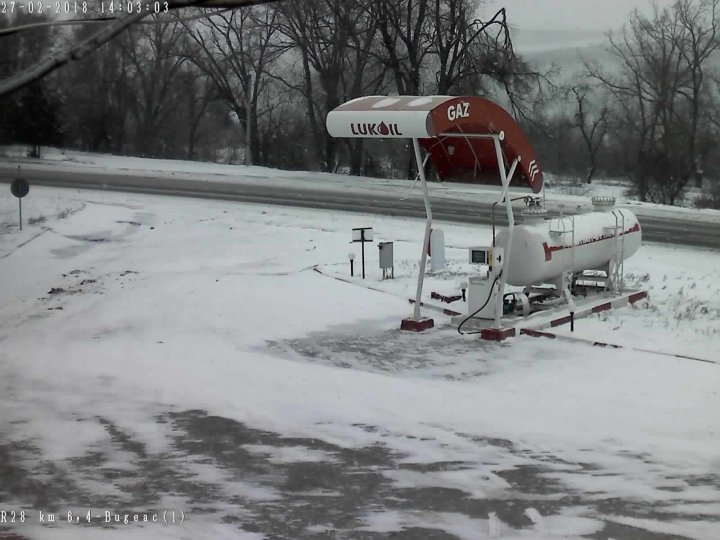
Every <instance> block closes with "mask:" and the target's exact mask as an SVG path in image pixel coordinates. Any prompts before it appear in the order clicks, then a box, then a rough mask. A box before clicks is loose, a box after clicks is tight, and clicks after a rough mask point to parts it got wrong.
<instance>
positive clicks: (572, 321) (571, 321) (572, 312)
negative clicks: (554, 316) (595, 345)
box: [570, 311, 575, 332]
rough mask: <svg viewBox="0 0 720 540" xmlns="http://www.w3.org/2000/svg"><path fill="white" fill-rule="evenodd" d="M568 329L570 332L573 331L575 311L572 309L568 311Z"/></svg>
mask: <svg viewBox="0 0 720 540" xmlns="http://www.w3.org/2000/svg"><path fill="white" fill-rule="evenodd" d="M570 331H571V332H574V331H575V312H574V311H571V312H570Z"/></svg>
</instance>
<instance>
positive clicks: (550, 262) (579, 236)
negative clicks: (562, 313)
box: [495, 210, 642, 287]
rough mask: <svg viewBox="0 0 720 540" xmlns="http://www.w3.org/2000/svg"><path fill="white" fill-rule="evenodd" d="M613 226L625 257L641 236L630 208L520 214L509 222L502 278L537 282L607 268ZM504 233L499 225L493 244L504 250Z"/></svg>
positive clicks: (515, 282)
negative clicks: (510, 238)
mask: <svg viewBox="0 0 720 540" xmlns="http://www.w3.org/2000/svg"><path fill="white" fill-rule="evenodd" d="M616 227H617V234H618V235H619V237H618V239H617V249H618V255H620V249H622V257H623V259H627V258H628V257H630V256H631V255H633V254H634V253H635V252H636V251H637V250H638V248H639V247H640V242H641V240H642V231H641V230H640V223H639V222H638V220H637V217H635V214H633V213H632V212H631V211H629V210H612V211H610V212H590V213H587V214H581V215H576V216H567V217H562V218H554V219H545V218H544V214H543V213H538V214H537V215H532V214H529V215H525V221H524V222H523V223H521V224H519V225H516V226H515V228H514V234H513V242H512V247H511V253H510V257H509V260H510V266H509V268H508V266H505V272H507V284H508V285H513V286H518V287H525V286H530V285H540V284H542V283H554V282H556V281H557V280H558V279H559V278H560V277H561V276H562V274H563V272H566V271H571V272H581V271H583V270H607V268H608V264H609V262H610V260H611V259H613V258H615V253H616V251H615V250H616V240H615V238H614V237H615V231H616ZM573 230H574V233H573ZM507 236H508V231H507V229H502V230H500V231H499V232H498V234H497V235H496V237H495V243H496V245H497V246H503V247H505V248H506V252H507ZM573 241H574V243H575V249H574V250H573V249H572V247H573ZM573 251H574V253H573Z"/></svg>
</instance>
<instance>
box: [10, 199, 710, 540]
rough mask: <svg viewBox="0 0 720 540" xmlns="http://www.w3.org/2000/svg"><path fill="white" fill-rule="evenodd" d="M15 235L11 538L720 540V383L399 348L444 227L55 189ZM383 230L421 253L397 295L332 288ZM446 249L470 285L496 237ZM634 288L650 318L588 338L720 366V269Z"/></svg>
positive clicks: (424, 345)
mask: <svg viewBox="0 0 720 540" xmlns="http://www.w3.org/2000/svg"><path fill="white" fill-rule="evenodd" d="M16 210H17V206H16V201H15V200H14V199H11V198H10V197H9V196H7V197H3V198H2V200H0V283H2V287H0V306H1V308H0V374H1V376H0V392H1V394H0V396H1V397H0V403H1V404H2V415H0V511H2V510H5V511H8V512H9V511H13V510H15V511H17V512H19V511H21V510H24V511H25V512H26V513H27V520H26V522H25V523H23V524H20V523H15V524H3V523H0V537H2V536H3V532H4V531H5V530H6V529H8V530H11V531H12V532H13V533H15V534H17V535H20V537H21V538H68V539H69V538H73V539H74V538H93V539H94V538H120V537H122V538H125V537H128V538H187V539H197V538H242V539H252V540H255V539H261V538H268V539H274V538H289V539H296V538H352V539H356V538H357V539H369V538H388V537H390V535H391V533H394V534H395V536H392V537H393V538H408V539H409V538H413V539H425V538H461V539H484V538H513V539H515V538H527V539H559V538H585V537H587V538H598V539H599V538H602V539H608V538H614V539H616V540H617V539H621V538H632V539H634V538H697V539H707V540H715V539H717V538H718V537H720V472H719V471H720V365H718V364H717V363H711V362H700V361H693V360H688V359H683V358H676V357H671V356H666V355H658V354H652V353H647V352H638V351H635V350H632V349H613V350H609V349H602V348H594V347H591V346H589V345H586V344H584V343H573V342H566V341H558V340H545V339H534V338H529V337H524V336H523V337H520V338H517V339H514V340H511V341H508V342H505V343H502V344H494V343H486V342H481V341H479V340H477V339H474V338H472V337H470V336H464V337H463V336H459V335H458V334H457V332H456V331H455V329H454V328H453V327H451V326H449V324H447V323H448V320H447V319H446V318H444V317H442V316H438V315H437V314H435V313H432V315H433V316H434V317H435V320H436V325H437V326H438V327H437V328H436V329H434V330H433V331H431V332H428V333H425V334H421V335H410V334H405V333H401V332H400V331H399V329H398V328H399V323H400V320H401V319H402V318H403V317H405V316H407V315H409V314H410V312H411V306H410V305H409V303H408V302H407V296H411V295H408V294H406V289H409V290H410V291H412V290H413V289H412V287H413V286H412V277H413V276H414V273H415V271H416V270H417V258H418V256H419V245H420V243H421V238H422V233H423V227H422V222H421V221H418V220H412V219H396V218H393V219H390V218H382V217H378V216H362V215H356V214H351V213H332V212H323V211H316V210H302V209H285V208H280V207H263V206H256V205H247V204H232V203H226V202H214V201H199V200H185V199H178V198H169V197H168V198H162V197H153V196H142V195H127V194H116V193H103V192H89V191H86V192H77V191H71V190H57V189H50V188H40V187H34V188H33V189H32V191H31V193H30V195H29V196H28V198H27V199H25V203H24V215H25V216H26V218H28V219H29V221H30V223H29V224H26V227H25V228H24V229H23V231H22V232H20V231H18V230H17V227H16V218H17V216H16ZM359 226H372V227H374V228H375V240H376V242H377V241H382V240H392V241H394V242H395V250H396V261H397V267H398V276H397V277H398V280H397V281H396V282H395V283H393V284H392V287H394V290H393V291H392V292H394V293H396V294H385V293H382V292H376V291H371V290H368V289H366V288H363V287H360V286H355V285H353V284H347V283H342V282H340V281H337V280H334V279H331V278H329V277H326V276H323V275H320V274H318V273H317V272H314V271H313V270H312V268H313V266H315V265H321V266H322V267H323V268H326V269H327V268H329V269H333V271H334V272H335V273H338V274H341V273H343V272H344V271H346V270H347V266H348V262H347V254H348V252H349V251H356V252H357V246H356V245H355V246H351V245H350V244H349V240H350V229H351V228H352V227H359ZM443 228H444V230H445V234H446V242H447V244H448V245H449V246H451V249H449V257H450V263H449V266H448V271H447V276H445V277H447V279H448V280H449V281H450V282H452V281H458V280H460V275H461V270H462V268H463V266H462V263H461V261H463V260H464V259H465V257H466V252H465V251H464V249H463V248H465V247H467V246H470V245H477V244H485V243H488V242H489V241H490V231H489V230H488V229H485V228H481V227H469V226H462V225H450V224H447V225H444V226H443ZM367 253H368V268H370V269H371V271H370V273H369V276H368V282H370V283H372V284H376V285H377V284H378V277H377V273H378V271H377V270H376V266H377V248H376V247H375V246H374V245H370V246H368V251H367ZM343 269H345V270H343ZM625 271H626V276H627V277H628V279H629V280H630V282H631V283H630V284H631V285H635V286H640V287H646V288H647V289H648V290H649V291H650V301H649V302H647V303H643V304H640V305H638V307H637V308H633V309H630V308H629V309H626V310H622V311H617V312H612V313H610V314H603V315H602V316H601V317H597V318H595V319H584V320H582V321H580V322H579V323H578V326H577V332H576V333H578V334H580V335H581V336H585V337H591V338H593V337H594V338H602V339H603V341H609V342H614V343H621V344H629V345H633V346H637V347H640V348H646V349H652V350H658V351H665V352H672V353H677V354H684V355H689V356H695V357H699V358H704V359H707V360H711V361H716V362H718V361H720V356H719V355H718V353H717V351H718V350H720V323H719V322H718V321H719V320H720V254H719V253H718V252H717V251H712V250H691V249H683V248H680V247H666V246H661V245H651V244H648V245H645V246H643V247H642V248H641V250H640V251H639V252H638V254H637V255H635V257H633V258H632V259H630V260H629V261H628V262H627V263H626V267H625ZM380 285H383V284H380ZM89 510H91V511H92V514H93V515H97V516H99V518H95V519H93V520H92V522H91V523H87V522H85V515H86V513H87V512H88V511H89ZM165 510H170V511H175V513H176V515H179V513H180V511H182V512H183V515H184V523H182V524H177V523H176V524H170V525H167V524H164V523H152V518H153V517H157V516H160V518H159V521H162V519H163V517H162V516H163V515H165V517H167V514H164V511H165ZM40 511H42V512H51V513H56V515H57V518H58V521H59V522H56V523H55V524H51V523H47V522H43V523H41V522H40V521H39V512H40ZM68 511H71V512H72V513H73V516H80V520H79V521H78V522H74V523H72V524H68V523H67V522H66V521H67V513H68ZM105 512H109V515H110V518H111V519H110V521H111V522H110V523H105V516H106V514H105ZM126 514H127V515H129V521H130V523H128V524H124V523H122V518H123V516H124V515H126ZM116 515H117V516H118V517H119V519H120V520H121V522H120V523H116V522H115V521H114V519H115V516H116ZM134 515H138V516H139V519H140V521H142V520H143V518H145V517H147V518H148V519H149V521H150V523H147V524H143V523H132V520H133V516H134Z"/></svg>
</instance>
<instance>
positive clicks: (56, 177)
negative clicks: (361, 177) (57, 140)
mask: <svg viewBox="0 0 720 540" xmlns="http://www.w3.org/2000/svg"><path fill="white" fill-rule="evenodd" d="M304 174H307V173H304ZM286 175H288V176H289V177H291V176H292V173H286ZM22 176H23V177H24V178H26V179H27V180H28V181H29V182H30V183H31V184H35V185H44V186H53V187H66V188H77V189H103V190H110V191H123V192H134V193H148V194H163V195H176V196H183V197H194V198H203V199H218V200H228V201H239V202H251V203H257V204H272V205H281V206H291V207H301V208H318V209H325V210H343V211H352V212H362V213H367V214H379V215H385V216H403V217H423V216H424V215H425V207H424V204H423V202H422V199H420V198H419V197H418V196H417V193H416V194H415V195H414V196H410V197H405V195H406V192H402V191H400V190H397V191H392V190H388V189H387V188H386V189H385V190H384V191H376V190H374V189H373V187H365V188H363V183H362V182H359V181H358V182H357V183H356V184H355V185H354V186H352V187H351V188H348V186H347V185H341V184H336V185H334V186H333V185H330V186H327V185H326V186H323V188H322V189H317V188H315V189H313V188H310V187H308V186H307V185H303V182H302V181H301V180H300V179H299V180H298V182H297V183H296V186H295V187H294V186H293V185H292V184H289V185H288V184H287V183H283V184H282V185H277V184H276V183H274V182H272V180H273V179H272V178H262V177H257V178H255V177H252V176H250V177H247V178H244V179H241V181H239V182H230V181H228V180H226V179H225V180H223V179H220V180H208V179H207V178H203V175H202V174H201V175H199V176H200V178H201V179H198V180H193V179H191V178H172V177H168V175H167V174H163V175H160V174H155V175H153V174H152V173H147V172H146V173H144V174H142V173H139V174H137V173H136V174H127V173H111V172H99V171H97V170H92V169H85V168H82V167H80V168H71V169H67V168H65V169H63V168H54V167H34V168H28V167H26V168H25V169H24V170H23V173H22ZM14 177H15V166H13V165H12V164H3V163H0V182H7V183H9V182H11V181H12V179H13V178H14ZM473 199H474V198H473V197H472V196H469V195H467V194H462V193H460V194H444V196H441V197H434V198H433V214H434V216H435V218H436V219H438V220H441V221H449V222H455V223H469V224H483V225H488V224H491V217H490V206H491V205H490V204H489V203H487V202H484V201H477V200H473ZM633 210H636V209H635V208H633ZM636 211H637V210H636ZM550 214H551V215H558V212H557V211H554V212H553V211H551V212H550ZM640 217H641V222H642V226H643V237H644V238H645V239H646V240H648V241H652V242H661V243H671V244H683V245H690V246H698V247H710V248H718V249H720V222H702V221H700V220H698V221H693V220H688V219H677V218H675V219H673V217H672V216H669V215H665V216H662V217H657V216H653V215H643V214H640ZM504 221H505V218H504V216H503V215H502V212H501V213H499V215H498V223H499V224H502V223H503V222H504Z"/></svg>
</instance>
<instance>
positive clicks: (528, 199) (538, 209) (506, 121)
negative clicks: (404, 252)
mask: <svg viewBox="0 0 720 540" xmlns="http://www.w3.org/2000/svg"><path fill="white" fill-rule="evenodd" d="M326 125H327V129H328V132H329V133H330V135H332V136H334V137H370V138H410V139H412V141H413V148H414V151H415V159H416V163H417V169H418V176H419V179H420V181H421V185H422V190H423V198H424V201H425V209H426V215H427V219H426V224H425V237H424V242H423V246H422V251H421V257H420V271H419V274H418V284H417V292H416V297H415V299H414V312H413V315H412V317H410V318H407V319H404V320H403V322H402V325H401V328H402V329H405V330H414V331H422V330H425V329H428V328H431V327H432V326H433V320H432V319H430V318H424V317H422V316H421V313H420V307H421V305H422V290H423V278H424V275H425V271H426V264H427V247H428V245H429V242H430V232H431V227H432V207H431V204H430V196H429V193H428V188H427V183H426V178H425V164H426V162H427V160H428V159H429V160H430V162H431V164H432V166H433V167H434V169H435V171H436V173H437V175H438V177H439V178H441V179H443V180H449V181H452V180H456V181H463V182H476V183H498V181H499V184H500V186H501V192H500V195H499V199H498V201H497V203H495V205H498V204H500V205H502V206H503V207H504V208H505V213H506V215H507V225H506V226H505V227H504V228H503V229H501V230H500V231H499V232H498V234H496V235H495V234H494V235H493V241H492V245H491V246H484V247H483V246H481V247H475V248H470V250H469V262H470V263H471V264H472V265H474V267H475V268H476V271H475V272H474V273H473V275H470V276H468V280H467V313H466V314H465V315H457V316H455V317H454V318H453V322H454V323H455V324H457V325H458V331H460V332H461V333H462V329H463V328H468V329H475V330H476V331H475V332H473V333H477V334H480V335H481V337H483V338H485V339H495V340H500V339H505V338H507V337H511V336H514V335H516V333H517V331H518V330H519V331H520V332H524V333H528V334H531V335H539V334H541V332H539V330H540V329H543V328H546V327H549V326H557V325H558V324H561V323H564V322H570V323H571V328H572V326H573V324H574V319H575V317H580V316H583V315H587V314H589V313H595V312H598V311H602V310H604V309H609V308H610V307H615V306H617V305H620V304H621V303H628V302H635V301H637V300H639V299H641V298H644V297H645V296H646V293H644V292H638V291H630V292H626V291H623V261H624V260H625V259H626V258H627V257H629V256H631V255H632V254H633V253H635V252H636V251H637V249H638V248H639V246H640V242H641V230H640V224H639V223H638V220H637V218H636V217H635V215H633V213H632V212H630V211H629V210H625V209H613V208H612V206H613V204H614V200H609V199H597V200H594V201H593V204H594V205H596V210H597V211H594V212H590V213H586V214H580V215H575V216H564V217H563V216H560V217H554V218H548V216H547V212H546V210H545V208H543V205H542V200H543V199H542V198H541V197H539V196H535V195H538V194H543V173H542V170H541V168H540V164H539V162H538V160H537V157H536V156H535V152H534V150H533V148H532V145H531V144H530V142H529V141H528V139H527V137H526V136H525V133H524V132H523V131H522V129H521V128H520V127H519V126H518V125H517V123H516V122H515V121H514V119H513V118H512V117H511V116H510V115H509V114H508V113H507V112H506V111H505V110H504V109H502V107H500V106H498V105H497V104H495V103H493V102H491V101H488V100H486V99H483V98H480V97H474V96H460V97H453V96H426V97H418V96H368V97H361V98H357V99H353V100H351V101H348V102H347V103H345V104H343V105H340V106H339V107H337V108H336V109H334V110H333V111H331V112H330V113H329V114H328V116H327V120H326ZM423 150H424V152H423ZM423 154H425V155H423ZM511 185H524V186H526V187H529V188H530V190H531V191H532V193H533V195H528V196H523V197H518V198H517V199H522V200H523V201H524V202H525V204H526V208H525V210H523V212H522V218H523V222H522V223H521V224H519V225H516V223H515V215H514V212H513V206H512V203H513V199H511V197H510V193H509V188H510V186H511ZM495 205H493V211H492V215H493V230H495V224H494V215H495ZM601 210H604V211H601ZM513 288H515V289H517V290H511V289H513ZM457 298H460V297H459V296H458V297H453V299H454V300H452V301H456V299H457ZM462 298H465V291H463V295H462ZM444 311H445V312H448V311H449V310H447V309H445V310H444ZM559 313H560V314H561V315H562V316H557V315H558V314H559Z"/></svg>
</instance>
